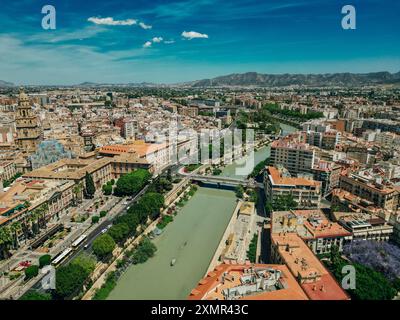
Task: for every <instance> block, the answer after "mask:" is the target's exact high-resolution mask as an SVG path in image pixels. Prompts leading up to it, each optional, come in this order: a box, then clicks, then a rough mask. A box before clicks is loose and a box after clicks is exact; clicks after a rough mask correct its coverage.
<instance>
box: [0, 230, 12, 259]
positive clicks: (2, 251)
mask: <svg viewBox="0 0 400 320" xmlns="http://www.w3.org/2000/svg"><path fill="white" fill-rule="evenodd" d="M10 244H12V237H11V234H10V231H9V230H8V228H6V227H1V228H0V258H1V259H2V258H7V257H8V256H9V251H10Z"/></svg>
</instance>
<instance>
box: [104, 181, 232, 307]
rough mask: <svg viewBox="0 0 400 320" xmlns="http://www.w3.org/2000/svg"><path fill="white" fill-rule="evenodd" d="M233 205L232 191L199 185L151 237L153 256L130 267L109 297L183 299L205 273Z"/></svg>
mask: <svg viewBox="0 0 400 320" xmlns="http://www.w3.org/2000/svg"><path fill="white" fill-rule="evenodd" d="M205 204H207V206H205ZM235 206H236V197H235V194H234V193H233V191H227V190H217V189H209V188H199V189H198V191H197V192H196V193H195V195H194V196H193V198H192V199H190V201H189V202H188V203H187V204H186V205H185V206H184V207H183V208H182V209H181V211H180V212H179V213H178V215H177V216H176V217H175V218H174V221H173V222H172V223H170V224H169V225H168V226H167V227H166V228H165V229H164V232H163V233H162V234H161V235H160V236H158V237H157V238H156V239H154V244H155V245H156V246H157V252H156V255H155V256H154V257H153V258H151V259H149V260H148V261H147V262H146V263H144V264H139V265H135V266H132V267H130V268H129V269H128V270H127V271H126V272H125V274H124V275H122V277H121V278H120V280H119V281H118V284H117V286H116V288H115V289H114V290H113V291H112V293H111V294H110V296H109V299H130V300H131V299H137V300H141V299H143V300H146V299H160V300H161V299H186V298H187V296H188V295H189V294H190V291H191V290H192V289H193V288H194V287H195V286H196V284H197V283H198V281H199V280H200V279H201V278H202V277H203V276H204V273H205V272H206V270H207V268H208V265H209V264H210V262H211V259H212V257H213V255H214V252H215V250H216V248H217V246H218V244H219V242H220V240H221V237H222V235H223V233H224V231H225V229H226V226H227V225H228V222H229V220H230V218H231V215H232V213H233V210H234V208H235ZM185 243H186V245H185ZM173 258H175V259H176V263H175V265H174V266H173V267H171V266H170V262H171V260H172V259H173Z"/></svg>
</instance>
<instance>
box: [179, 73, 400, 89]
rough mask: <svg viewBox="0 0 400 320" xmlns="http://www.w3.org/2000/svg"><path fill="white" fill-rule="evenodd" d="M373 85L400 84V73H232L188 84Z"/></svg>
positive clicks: (215, 85)
mask: <svg viewBox="0 0 400 320" xmlns="http://www.w3.org/2000/svg"><path fill="white" fill-rule="evenodd" d="M375 84H400V72H398V73H390V72H374V73H327V74H261V73H257V72H247V73H234V74H230V75H226V76H221V77H216V78H213V79H204V80H198V81H193V82H188V83H186V85H188V86H191V87H226V86H240V87H249V86H256V87H283V86H292V85H302V86H310V87H321V86H322V87H323V86H349V87H351V86H362V85H375Z"/></svg>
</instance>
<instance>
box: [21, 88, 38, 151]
mask: <svg viewBox="0 0 400 320" xmlns="http://www.w3.org/2000/svg"><path fill="white" fill-rule="evenodd" d="M16 113H17V114H16V117H15V122H16V127H17V145H18V147H19V148H20V149H21V150H23V151H25V152H27V153H32V152H35V151H36V148H37V146H38V145H39V143H40V141H41V140H42V136H43V135H42V130H41V128H40V127H39V125H38V119H37V116H36V115H35V114H34V112H33V109H32V107H31V106H30V104H29V99H28V96H27V95H26V94H25V92H24V91H23V90H22V88H21V89H20V93H19V97H18V107H17V111H16Z"/></svg>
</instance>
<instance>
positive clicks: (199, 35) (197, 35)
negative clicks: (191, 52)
mask: <svg viewBox="0 0 400 320" xmlns="http://www.w3.org/2000/svg"><path fill="white" fill-rule="evenodd" d="M182 37H184V38H186V39H189V40H192V39H196V38H204V39H208V34H205V33H199V32H196V31H183V32H182Z"/></svg>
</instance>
